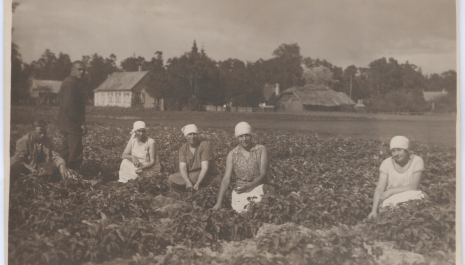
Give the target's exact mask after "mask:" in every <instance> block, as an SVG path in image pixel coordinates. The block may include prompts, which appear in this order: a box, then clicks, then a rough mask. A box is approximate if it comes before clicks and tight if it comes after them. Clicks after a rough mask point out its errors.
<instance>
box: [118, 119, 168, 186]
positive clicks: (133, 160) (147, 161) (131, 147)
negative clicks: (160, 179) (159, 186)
mask: <svg viewBox="0 0 465 265" xmlns="http://www.w3.org/2000/svg"><path fill="white" fill-rule="evenodd" d="M156 154H157V148H156V145H155V140H153V139H152V138H149V137H147V135H146V126H145V123H144V122H143V121H136V122H135V123H134V126H133V129H132V131H131V139H130V140H129V142H128V144H127V145H126V148H125V149H124V152H123V155H122V156H121V158H122V159H123V161H122V162H121V166H120V170H119V172H118V173H119V182H124V183H126V182H128V180H131V179H136V178H137V177H139V176H153V175H155V174H158V173H160V162H159V161H158V156H157V155H156Z"/></svg>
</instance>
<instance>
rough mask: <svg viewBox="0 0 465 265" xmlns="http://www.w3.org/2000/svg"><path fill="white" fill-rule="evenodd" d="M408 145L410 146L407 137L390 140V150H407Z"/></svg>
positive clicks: (395, 137) (396, 137)
mask: <svg viewBox="0 0 465 265" xmlns="http://www.w3.org/2000/svg"><path fill="white" fill-rule="evenodd" d="M409 145H410V141H409V140H408V139H407V137H405V136H394V137H393V138H392V139H391V145H390V149H394V148H403V149H405V150H408V148H409Z"/></svg>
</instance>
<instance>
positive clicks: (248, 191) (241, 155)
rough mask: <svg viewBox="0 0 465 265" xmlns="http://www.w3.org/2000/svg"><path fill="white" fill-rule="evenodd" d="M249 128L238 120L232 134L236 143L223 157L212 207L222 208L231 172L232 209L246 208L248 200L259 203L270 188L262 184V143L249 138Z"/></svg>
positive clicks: (264, 173)
mask: <svg viewBox="0 0 465 265" xmlns="http://www.w3.org/2000/svg"><path fill="white" fill-rule="evenodd" d="M251 134H252V127H250V125H249V124H248V123H246V122H240V123H238V124H237V125H236V128H235V137H236V138H237V139H238V141H239V145H237V147H235V148H234V149H233V150H231V151H230V152H229V154H228V157H227V158H226V171H225V173H224V177H223V180H222V182H221V187H220V192H219V194H218V199H217V202H216V204H215V206H214V207H213V209H214V210H218V209H220V208H221V207H222V201H223V197H224V195H225V193H226V190H227V189H228V186H229V182H230V180H231V174H232V172H233V171H234V174H235V176H236V179H235V182H236V183H235V184H236V185H235V186H236V188H235V189H234V190H233V192H232V201H231V206H232V208H233V209H234V210H236V212H239V213H241V212H243V211H245V210H246V209H247V206H248V204H249V203H250V201H249V199H250V200H253V201H254V202H260V201H261V199H262V197H261V196H262V195H264V194H265V193H267V192H269V191H271V192H272V191H273V190H274V188H273V187H271V186H270V185H268V184H265V182H266V180H267V173H268V154H267V152H266V148H265V146H263V145H258V144H255V143H253V141H252V135H251Z"/></svg>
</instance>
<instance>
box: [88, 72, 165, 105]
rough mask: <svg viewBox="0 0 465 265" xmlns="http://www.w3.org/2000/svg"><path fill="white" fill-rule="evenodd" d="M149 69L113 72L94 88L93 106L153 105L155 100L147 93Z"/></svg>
mask: <svg viewBox="0 0 465 265" xmlns="http://www.w3.org/2000/svg"><path fill="white" fill-rule="evenodd" d="M148 82H150V72H149V71H138V72H115V73H113V74H111V75H109V76H108V78H107V79H106V80H105V81H104V82H103V83H102V84H101V85H100V86H99V87H97V88H96V89H94V106H115V107H124V108H129V107H131V106H134V105H135V104H138V103H141V104H142V105H143V106H144V108H153V107H155V104H156V100H155V99H154V98H153V97H151V96H150V95H149V94H148V93H147V85H148Z"/></svg>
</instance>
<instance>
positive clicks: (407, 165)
mask: <svg viewBox="0 0 465 265" xmlns="http://www.w3.org/2000/svg"><path fill="white" fill-rule="evenodd" d="M390 149H391V154H392V156H391V157H389V158H387V159H385V160H384V161H383V163H382V164H381V167H380V169H379V171H380V173H379V181H378V185H377V186H376V189H375V194H374V196H373V209H372V210H371V213H370V214H369V215H368V218H376V216H377V215H378V213H377V210H378V206H379V204H380V201H382V204H381V207H385V206H395V205H397V204H398V203H401V202H406V201H409V200H417V199H423V198H425V196H426V194H424V193H423V192H421V191H420V190H419V188H420V181H421V177H422V174H423V171H424V170H425V167H424V163H423V159H422V158H421V157H419V156H416V155H414V154H410V152H409V150H408V149H409V140H408V139H407V138H406V137H404V136H395V137H393V138H392V140H391V144H390Z"/></svg>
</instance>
